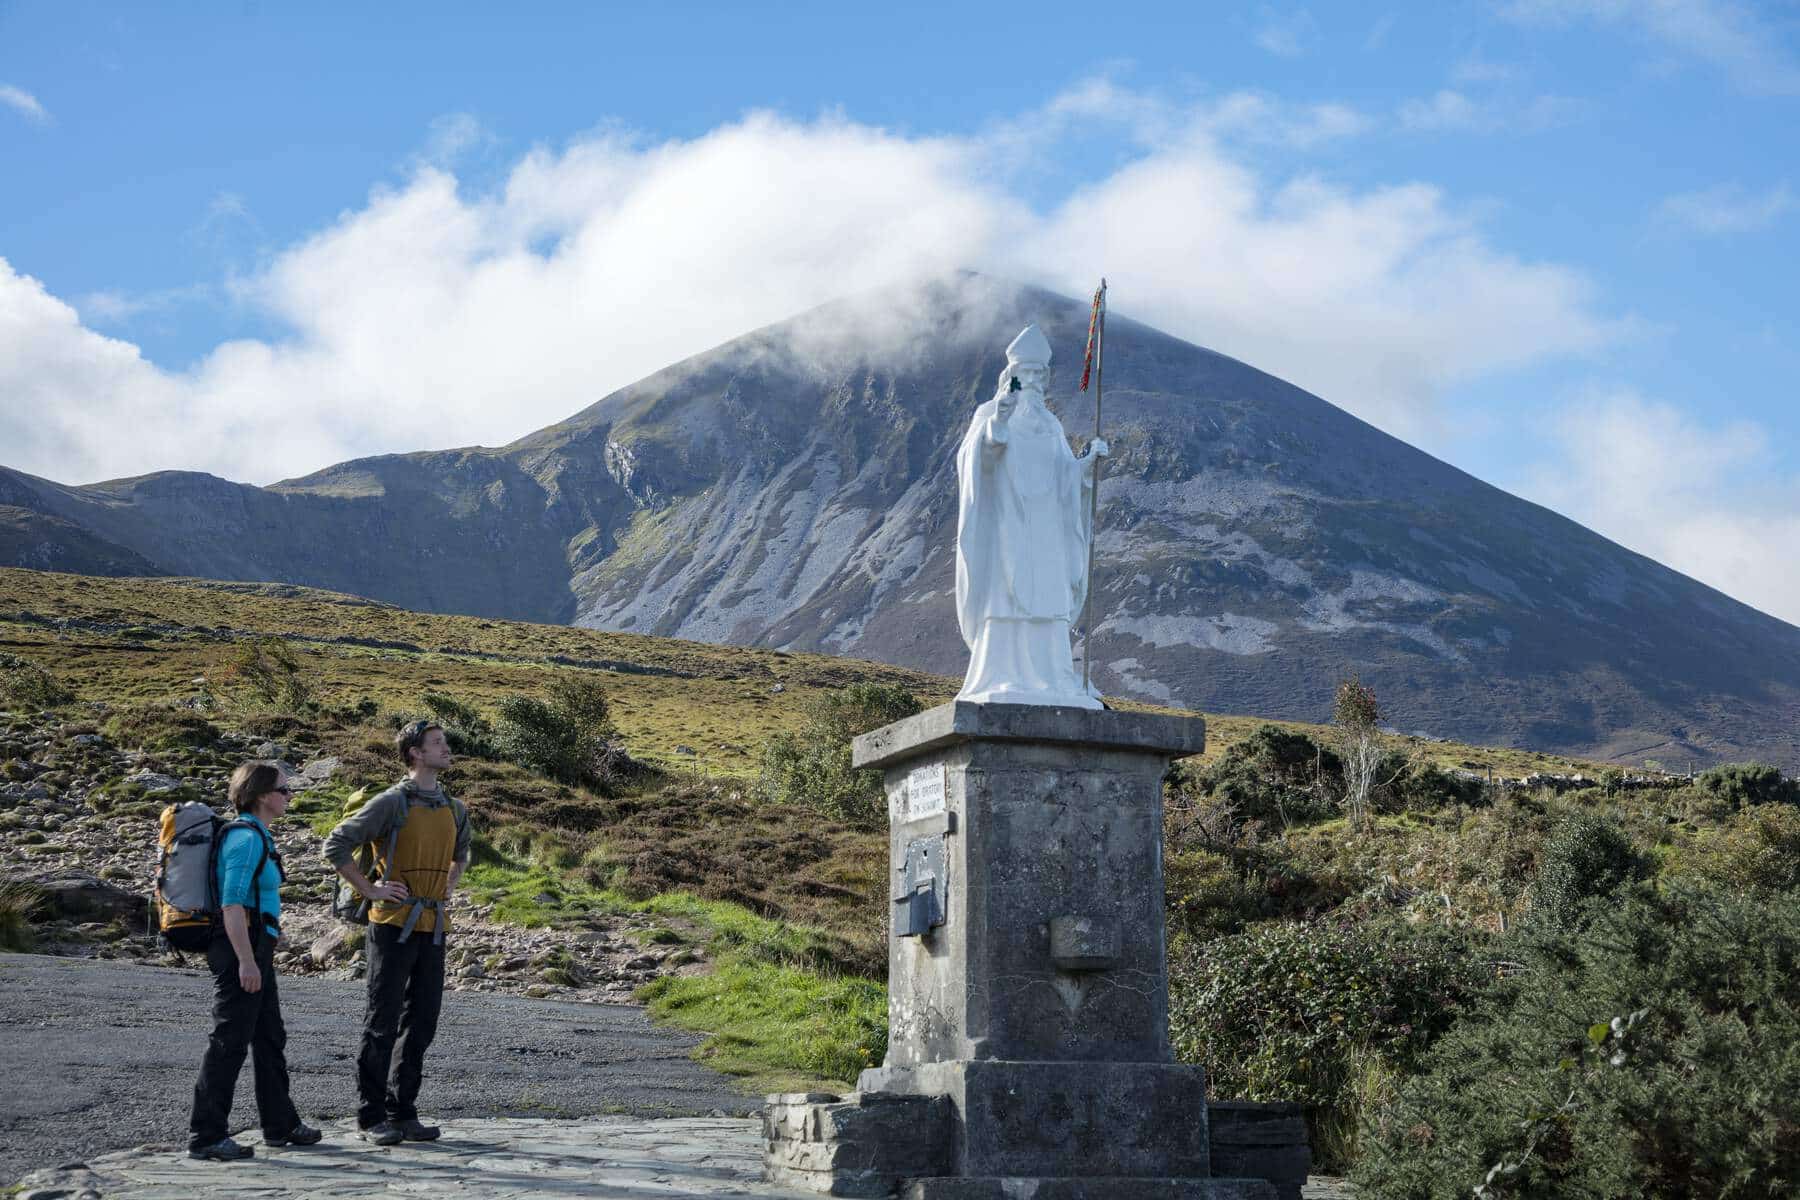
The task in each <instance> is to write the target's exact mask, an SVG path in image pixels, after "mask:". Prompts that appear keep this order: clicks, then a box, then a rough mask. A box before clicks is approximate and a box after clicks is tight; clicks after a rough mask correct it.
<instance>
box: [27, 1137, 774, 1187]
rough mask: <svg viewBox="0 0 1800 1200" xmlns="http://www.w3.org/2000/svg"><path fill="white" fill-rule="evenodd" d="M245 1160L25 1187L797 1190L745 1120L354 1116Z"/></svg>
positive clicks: (136, 1161)
mask: <svg viewBox="0 0 1800 1200" xmlns="http://www.w3.org/2000/svg"><path fill="white" fill-rule="evenodd" d="M240 1140H241V1141H243V1142H244V1143H245V1144H246V1145H252V1146H255V1147H256V1157H255V1158H254V1159H252V1160H250V1161H248V1162H242V1163H202V1162H195V1161H194V1160H193V1159H190V1158H188V1157H187V1154H186V1152H185V1150H183V1149H180V1148H176V1147H167V1146H155V1147H140V1148H138V1149H136V1150H124V1151H119V1152H117V1153H113V1154H107V1155H103V1156H101V1157H99V1158H95V1159H92V1160H91V1161H89V1162H88V1164H87V1167H86V1170H67V1171H60V1172H40V1173H38V1174H35V1175H32V1176H27V1177H26V1178H25V1179H23V1180H21V1181H20V1182H21V1184H23V1185H24V1192H23V1194H24V1195H26V1196H29V1195H31V1193H32V1191H33V1190H35V1189H38V1188H46V1189H50V1188H55V1189H63V1191H62V1194H63V1195H65V1196H67V1197H69V1198H70V1200H74V1197H76V1196H79V1195H80V1194H81V1192H82V1190H84V1189H92V1190H94V1191H97V1192H98V1193H99V1194H100V1195H101V1196H103V1197H105V1198H106V1200H115V1198H116V1200H251V1198H253V1197H254V1198H257V1200H374V1198H376V1197H381V1198H383V1200H389V1198H391V1200H418V1198H419V1197H427V1196H435V1197H444V1196H450V1197H457V1196H462V1197H471V1198H474V1197H481V1198H484V1200H486V1198H492V1200H563V1198H566V1197H571V1196H592V1197H604V1198H607V1200H637V1198H638V1197H643V1198H645V1200H651V1198H654V1200H702V1198H710V1197H716V1196H756V1197H768V1198H775V1197H784V1198H800V1197H803V1196H805V1195H806V1193H801V1192H795V1191H789V1190H785V1189H781V1188H775V1187H770V1186H769V1185H767V1184H764V1183H763V1182H761V1174H762V1132H761V1125H760V1124H759V1123H758V1122H757V1121H754V1120H746V1119H744V1118H742V1117H722V1118H713V1117H694V1118H678V1119H668V1120H643V1119H631V1118H617V1119H611V1118H603V1119H599V1120H592V1121H546V1120H535V1119H524V1118H485V1119H476V1120H462V1121H456V1122H454V1123H452V1124H449V1125H447V1126H446V1127H445V1129H444V1137H443V1138H442V1140H440V1141H436V1142H407V1143H402V1144H401V1145H399V1146H393V1147H382V1146H373V1145H370V1144H369V1143H367V1142H364V1141H362V1140H361V1139H359V1138H358V1137H357V1136H356V1133H355V1126H354V1123H353V1122H350V1121H333V1122H330V1123H329V1124H327V1125H326V1126H325V1140H324V1141H323V1142H321V1143H319V1145H317V1146H308V1147H292V1146H290V1147H282V1148H279V1149H270V1148H268V1147H267V1146H264V1145H263V1144H262V1139H261V1137H259V1136H258V1135H256V1134H254V1133H251V1134H244V1135H240Z"/></svg>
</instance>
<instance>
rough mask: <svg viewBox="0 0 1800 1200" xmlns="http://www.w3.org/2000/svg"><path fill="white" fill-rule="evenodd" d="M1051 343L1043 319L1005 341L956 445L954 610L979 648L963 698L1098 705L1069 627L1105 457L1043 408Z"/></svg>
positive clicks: (1082, 595)
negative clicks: (990, 383)
mask: <svg viewBox="0 0 1800 1200" xmlns="http://www.w3.org/2000/svg"><path fill="white" fill-rule="evenodd" d="M1049 374H1050V343H1049V341H1048V340H1047V339H1046V338H1045V337H1044V335H1043V334H1042V333H1040V332H1039V331H1038V327H1037V326H1036V325H1027V326H1026V327H1025V330H1024V332H1023V333H1021V334H1019V336H1018V337H1017V338H1015V339H1013V343H1012V345H1010V346H1008V347H1007V348H1006V369H1005V370H1004V371H1002V372H1001V373H1000V386H999V388H998V390H996V391H995V393H994V398H993V399H992V400H989V401H988V402H987V403H986V404H983V405H982V406H981V407H980V408H978V409H976V410H975V419H974V420H973V421H971V422H970V423H969V431H968V432H967V433H966V434H964V435H963V440H962V446H961V448H960V449H958V450H957V452H956V483H957V491H958V499H957V509H956V619H957V623H958V624H960V625H961V626H962V636H963V641H964V642H965V643H966V644H967V645H968V647H969V672H968V674H967V676H965V677H964V679H963V686H962V691H961V692H959V693H957V697H956V698H957V699H958V700H966V701H973V702H974V703H977V704H981V703H993V704H1064V705H1071V706H1073V707H1076V708H1099V707H1101V704H1100V696H1099V693H1098V692H1097V691H1095V690H1093V689H1092V688H1089V687H1086V686H1084V685H1083V683H1082V679H1081V672H1079V671H1077V670H1076V669H1075V655H1074V651H1073V648H1072V646H1071V645H1070V640H1069V635H1070V629H1071V627H1072V626H1073V624H1074V623H1075V621H1076V619H1077V617H1078V616H1079V615H1080V613H1081V606H1082V602H1083V601H1084V600H1085V599H1086V598H1087V574H1088V539H1089V538H1090V537H1091V536H1092V535H1093V522H1092V519H1091V517H1090V515H1089V514H1090V512H1091V509H1090V506H1089V501H1090V499H1091V492H1090V489H1091V488H1092V487H1093V486H1094V465H1095V464H1094V463H1093V462H1092V461H1090V458H1089V455H1098V456H1100V457H1101V458H1104V457H1106V454H1107V446H1106V442H1105V441H1103V440H1102V439H1100V438H1095V439H1094V441H1093V443H1092V444H1091V445H1090V446H1089V447H1088V454H1086V455H1083V456H1082V457H1081V458H1076V457H1075V454H1074V452H1073V451H1071V450H1070V449H1069V442H1068V439H1067V438H1066V437H1065V436H1064V435H1063V427H1062V422H1061V421H1058V420H1057V419H1056V415H1055V414H1054V413H1052V412H1051V411H1050V410H1049V409H1047V408H1045V407H1044V386H1045V383H1046V381H1047V380H1048V377H1049Z"/></svg>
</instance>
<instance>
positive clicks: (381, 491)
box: [0, 276, 1800, 768]
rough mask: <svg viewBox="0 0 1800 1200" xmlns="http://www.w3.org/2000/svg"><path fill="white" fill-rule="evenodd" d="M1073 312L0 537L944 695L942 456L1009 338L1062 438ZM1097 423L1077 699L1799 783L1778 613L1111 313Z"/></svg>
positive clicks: (115, 495)
mask: <svg viewBox="0 0 1800 1200" xmlns="http://www.w3.org/2000/svg"><path fill="white" fill-rule="evenodd" d="M1086 315H1087V314H1086V305H1085V304H1083V303H1081V302H1078V301H1074V300H1070V299H1068V298H1065V297H1060V296H1056V295H1052V294H1050V293H1047V292H1043V291H1039V290H1035V289H1031V288H1023V287H1016V286H1011V285H1006V284H1001V283H997V282H994V281H991V280H985V279H982V278H979V277H973V276H967V277H960V278H957V279H952V280H946V281H941V282H938V283H935V284H932V285H928V286H924V287H921V288H915V289H903V290H896V291H890V292H884V293H878V294H871V295H865V296H861V297H857V298H855V299H852V300H846V301H841V302H838V303H834V304H832V305H827V306H825V307H824V308H821V309H817V310H814V311H813V312H810V313H807V314H804V315H802V316H800V317H797V318H795V319H793V320H791V321H788V322H784V323H782V324H779V325H776V326H771V327H769V328H766V329H763V330H759V331H756V332H754V333H751V334H749V335H746V336H745V337H742V338H739V339H737V340H735V341H733V342H730V343H728V344H726V345H724V346H721V347H718V348H716V349H714V350H712V351H709V352H707V353H705V354H701V355H698V356H696V357H694V358H692V359H689V360H687V361H685V362H682V363H679V364H676V365H674V366H672V367H669V368H667V369H665V370H663V371H661V372H658V373H657V374H655V375H653V376H650V377H649V378H647V379H645V380H642V381H640V382H639V383H636V384H633V385H631V386H629V387H626V388H624V389H621V390H620V391H618V392H616V393H614V394H612V395H610V396H607V397H605V398H604V399H602V400H600V401H599V402H598V403H597V404H595V405H593V406H592V407H590V408H588V409H586V410H584V411H583V412H581V413H578V414H576V415H575V416H573V417H571V418H570V419H568V420H567V421H564V422H562V423H560V424H558V425H555V426H552V427H550V428H548V429H544V430H542V431H539V432H537V433H534V434H532V435H530V436H528V437H526V438H524V439H523V440H521V441H519V442H516V443H514V444H513V445H511V446H506V447H502V448H499V449H469V450H458V451H443V452H431V453H421V454H409V455H394V456H387V457H382V458H373V459H364V460H359V461H355V462H350V463H345V464H341V465H339V466H336V467H332V468H329V469H327V470H325V471H321V472H319V473H317V474H315V475H311V476H308V477H306V478H303V479H297V480H290V481H287V482H284V483H280V484H276V485H274V486H272V487H268V488H255V487H249V486H247V485H241V484H233V483H228V482H225V481H223V480H219V479H216V478H213V477H211V476H205V475H197V474H193V473H183V472H165V473H159V474H155V475H149V476H144V477H141V478H138V479H131V480H118V481H112V482H108V483H102V484H94V485H90V486H86V487H68V486H64V485H60V484H55V483H51V482H48V481H45V480H40V479H35V478H32V477H30V476H25V475H22V474H20V473H17V472H10V471H5V470H0V505H4V506H10V507H11V508H12V509H16V510H19V511H20V512H22V513H30V514H38V517H37V523H36V524H35V525H33V526H32V527H31V536H30V538H15V539H11V540H7V539H0V553H4V554H7V555H12V556H13V557H8V558H6V559H5V561H7V562H9V563H15V564H16V565H28V566H29V565H41V564H45V563H48V562H49V561H50V559H49V558H48V557H47V556H51V555H54V554H61V555H62V556H63V557H62V558H61V559H59V560H56V561H62V562H68V561H79V562H81V563H83V564H85V565H82V566H80V567H78V568H76V569H83V570H95V571H100V572H108V573H127V572H131V573H136V572H141V571H143V570H144V568H143V567H142V566H139V565H135V564H137V562H138V560H140V559H141V560H142V561H144V562H147V563H149V564H150V565H151V567H152V568H153V569H154V570H158V571H166V572H173V573H178V574H186V575H204V576H211V577H215V578H235V579H261V580H284V581H292V582H301V583H306V584H309V585H313V586H318V587H326V588H332V589H337V590H341V591H348V592H354V593H358V594H361V595H367V596H371V597H376V598H379V599H383V600H388V601H391V602H393V603H396V604H401V605H405V606H408V607H412V608H423V609H430V610H436V611H452V612H464V613H472V614H479V615H488V616H505V617H520V618H527V619H532V620H538V621H553V622H567V623H574V624H579V625H585V626H591V627H595V628H603V629H618V630H630V631H633V632H641V633H654V634H663V635H671V636H679V637H687V638H695V639H701V640H710V641H723V642H737V643H744V644H754V645H767V646H779V647H787V648H794V649H815V650H824V651H827V652H830V653H837V654H844V655H851V656H857V657H864V658H873V659H879V660H883V661H887V662H893V663H898V664H904V665H908V666H914V667H919V668H922V669H925V670H930V671H937V672H946V673H951V674H960V672H961V670H962V667H963V665H964V661H965V656H964V650H963V647H962V643H961V640H960V638H959V637H958V635H957V632H956V623H955V616H954V612H953V608H952V604H951V587H952V552H951V551H952V542H953V539H954V534H955V479H954V467H953V464H952V458H953V456H954V451H955V445H956V442H957V439H958V438H959V437H960V435H961V432H962V430H963V428H964V426H965V424H966V423H967V421H968V418H969V415H970V413H971V412H972V411H973V410H974V408H975V406H976V405H977V404H979V403H980V402H981V401H983V400H985V399H987V398H988V396H989V395H991V394H992V389H993V385H994V379H995V376H996V374H997V372H998V370H999V368H1000V366H1001V365H1002V364H1003V361H1004V360H1003V356H1002V353H1001V351H1002V347H1003V346H1004V345H1005V344H1006V341H1007V340H1008V339H1010V337H1011V336H1012V334H1013V333H1016V332H1017V330H1018V329H1019V328H1020V327H1021V326H1022V325H1024V324H1025V323H1026V322H1027V321H1036V322H1037V323H1038V324H1039V325H1040V326H1042V327H1043V328H1044V330H1045V332H1046V333H1047V334H1048V335H1049V337H1050V339H1051V342H1052V344H1053V345H1054V347H1055V352H1056V364H1057V366H1058V367H1059V372H1058V377H1057V379H1056V380H1055V381H1054V382H1053V385H1052V400H1053V407H1056V408H1058V410H1059V412H1060V413H1061V415H1062V416H1063V417H1064V421H1065V424H1066V425H1067V426H1068V427H1069V430H1070V432H1071V434H1073V435H1076V436H1077V437H1078V438H1080V439H1084V438H1085V432H1084V431H1088V430H1091V421H1092V409H1091V407H1090V406H1089V405H1090V401H1089V400H1088V399H1087V398H1086V397H1076V396H1074V395H1073V384H1074V382H1075V379H1076V377H1077V374H1078V370H1079V359H1080V354H1081V346H1082V339H1083V336H1084V334H1085V327H1086ZM1106 403H1107V417H1106V422H1107V434H1108V437H1109V440H1111V441H1112V442H1113V444H1114V446H1115V450H1116V457H1115V458H1114V459H1113V461H1112V463H1111V464H1110V465H1109V468H1108V475H1107V478H1106V480H1105V482H1104V483H1103V485H1102V493H1101V510H1102V511H1101V528H1102V536H1101V543H1100V552H1101V564H1100V570H1099V576H1098V580H1097V589H1096V613H1097V614H1098V620H1097V628H1096V631H1095V636H1094V647H1093V663H1094V670H1095V673H1096V676H1097V678H1098V679H1099V681H1100V682H1101V684H1102V686H1103V687H1104V688H1105V689H1107V690H1108V691H1109V692H1112V693H1115V694H1120V695H1128V696H1133V697H1137V698H1142V699H1146V700H1154V701H1160V702H1164V703H1175V704H1182V705H1188V706H1191V707H1195V708H1206V709H1212V710H1223V711H1237V712H1254V713H1258V714H1261V715H1266V716H1275V717H1289V718H1295V719H1311V720H1318V719H1321V718H1322V717H1323V716H1324V715H1325V714H1326V713H1327V711H1328V707H1329V698H1330V692H1331V688H1332V686H1333V683H1334V681H1335V680H1336V679H1337V678H1338V677H1339V676H1340V675H1342V674H1346V673H1349V672H1352V671H1354V672H1357V673H1359V674H1360V675H1361V677H1362V678H1363V679H1364V680H1365V681H1366V682H1368V683H1370V684H1371V685H1372V686H1373V687H1374V688H1375V690H1376V692H1377V694H1378V695H1380V696H1381V698H1382V699H1383V701H1384V702H1385V704H1386V708H1387V711H1388V713H1389V715H1390V717H1391V719H1392V720H1393V722H1394V723H1395V724H1396V725H1397V726H1399V727H1400V728H1403V729H1407V730H1420V731H1426V732H1429V733H1432V734H1436V735H1442V736H1451V737H1455V738H1458V739H1461V740H1468V741H1476V742H1487V743H1495V744H1504V745H1528V746H1533V747H1539V748H1544V749H1553V750H1560V751H1565V752H1576V753H1583V754H1590V755H1596V756H1601V757H1616V758H1620V759H1625V760H1631V761H1638V760H1642V759H1644V758H1646V757H1649V758H1655V759H1659V760H1661V761H1663V762H1664V763H1665V764H1668V765H1670V766H1678V765H1681V764H1683V763H1684V762H1685V761H1686V760H1688V759H1689V758H1693V759H1696V760H1699V761H1703V762H1704V761H1714V760H1718V759H1726V758H1745V757H1761V758H1765V759H1768V760H1771V761H1774V762H1776V763H1778V764H1781V765H1785V766H1787V767H1789V768H1793V767H1795V766H1796V765H1800V629H1796V628H1795V627H1794V626H1792V625H1789V624H1787V623H1785V622H1782V621H1779V620H1776V619H1775V618H1773V617H1769V616H1766V615H1764V614H1762V613H1760V612H1757V611H1755V610H1754V609H1751V608H1749V607H1747V606H1745V605H1742V604H1739V603H1737V602H1735V601H1733V600H1731V599H1729V598H1728V597H1726V596H1723V595H1721V594H1720V593H1718V592H1716V591H1713V590H1712V589H1710V588H1707V587H1705V586H1703V585H1701V584H1699V583H1696V582H1695V581H1693V580H1691V579H1688V578H1686V577H1685V576H1682V575H1680V574H1678V573H1677V572H1674V571H1671V570H1669V569H1667V568H1665V567H1663V566H1661V565H1659V564H1657V563H1655V562H1653V561H1651V560H1649V559H1647V558H1644V557H1643V556H1641V555H1637V554H1634V553H1632V552H1630V551H1628V550H1625V549H1623V548H1622V547H1619V546H1617V545H1615V544H1613V543H1611V542H1609V541H1607V540H1606V539H1604V538H1602V537H1599V536H1598V535H1596V534H1594V533H1592V532H1591V531H1589V530H1586V529H1584V528H1582V527H1581V526H1579V525H1576V524H1575V523H1573V522H1571V521H1568V520H1566V519H1564V518H1562V517H1559V516H1558V515H1556V514H1555V513H1552V512H1549V511H1547V510H1545V509H1543V508H1540V507H1538V506H1536V505H1532V504H1529V503H1527V502H1525V501H1522V500H1519V499H1518V498H1516V497H1513V496H1510V495H1508V494H1506V493H1504V492H1501V491H1499V490H1498V489H1495V488H1492V487H1490V486H1488V485H1486V484H1483V483H1481V482H1480V481H1479V480H1476V479H1474V478H1472V477H1470V476H1468V475H1466V474H1464V473H1463V472H1461V471H1458V470H1456V469H1455V468H1453V467H1450V466H1448V465H1447V464H1445V463H1442V462H1439V461H1437V460H1436V459H1433V458H1431V457H1430V456H1428V455H1426V454H1423V453H1422V452H1420V451H1418V450H1415V449H1413V448H1412V447H1410V446H1407V445H1406V444H1404V443H1402V442H1400V441H1398V440H1396V439H1394V438H1391V437H1388V436H1387V435H1385V434H1383V433H1381V432H1379V431H1378V430H1375V429H1373V428H1371V427H1370V426H1368V425H1366V424H1364V423H1362V422H1360V421H1358V420H1356V419H1355V418H1353V417H1351V416H1349V415H1348V414H1346V413H1344V412H1342V411H1340V410H1338V409H1336V408H1334V407H1332V406H1331V405H1330V404H1328V403H1326V402H1324V401H1323V400H1320V399H1319V398H1317V397H1315V396H1312V395H1309V394H1307V393H1306V392H1303V391H1301V390H1300V389H1298V388H1295V387H1292V386H1290V385H1288V384H1286V383H1283V382H1282V381H1280V380H1278V379H1275V378H1273V377H1272V376H1269V375H1266V374H1264V373H1262V372H1260V371H1257V370H1255V369H1254V368H1252V367H1249V366H1247V365H1245V364H1243V363H1239V362H1236V361H1234V360H1232V359H1229V358H1226V357H1223V356H1221V355H1218V354H1214V353H1212V352H1210V351H1207V350H1204V349H1202V348H1200V347H1197V346H1193V345H1190V344H1188V343H1186V342H1182V341H1180V340H1178V339H1175V338H1172V337H1169V336H1167V335H1164V334H1162V333H1159V332H1157V331H1156V330H1154V329H1151V328H1149V327H1147V326H1144V325H1141V324H1138V323H1135V322H1133V321H1130V320H1128V319H1126V318H1124V317H1122V316H1118V315H1115V316H1114V317H1113V318H1112V320H1111V322H1110V324H1109V327H1108V344H1107V370H1106ZM0 511H4V510H0ZM57 531H66V537H65V538H64V540H61V541H59V540H58V538H57V537H56V536H54V534H55V533H56V532H57ZM78 535H79V537H78ZM15 546H28V547H30V548H31V550H32V552H33V553H35V554H36V555H37V559H38V561H35V562H34V561H28V560H27V559H26V558H25V557H24V555H23V553H22V552H20V551H17V550H15ZM65 569H66V568H65Z"/></svg>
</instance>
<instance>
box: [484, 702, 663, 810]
mask: <svg viewBox="0 0 1800 1200" xmlns="http://www.w3.org/2000/svg"><path fill="white" fill-rule="evenodd" d="M493 749H494V752H495V753H496V754H497V755H498V756H499V757H501V758H504V759H506V760H508V761H510V762H514V763H517V764H518V765H519V766H522V767H525V768H526V769H528V770H532V771H537V772H539V773H540V774H543V775H548V776H549V777H550V778H552V779H554V780H557V781H558V782H561V783H567V784H586V785H587V786H590V787H595V788H600V789H605V788H609V787H611V786H613V785H616V784H620V783H623V782H625V781H627V780H629V779H632V778H636V777H637V776H639V775H642V774H645V773H646V771H645V768H644V766H643V764H641V763H638V762H636V761H635V760H633V759H632V758H631V756H630V755H628V754H627V753H625V748H624V746H623V745H622V744H621V743H620V741H619V737H618V733H617V731H616V730H614V729H613V726H612V720H611V716H610V713H609V711H608V708H607V704H606V692H605V690H604V689H603V688H602V687H601V686H600V685H599V684H598V683H596V682H595V681H593V680H589V679H564V680H559V681H558V682H557V683H556V685H555V686H553V687H552V688H551V689H550V699H549V701H548V702H546V701H543V700H539V699H537V698H536V697H534V696H508V697H507V698H506V699H505V700H502V701H501V702H500V711H499V719H498V720H497V721H496V722H495V725H494V735H493Z"/></svg>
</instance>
